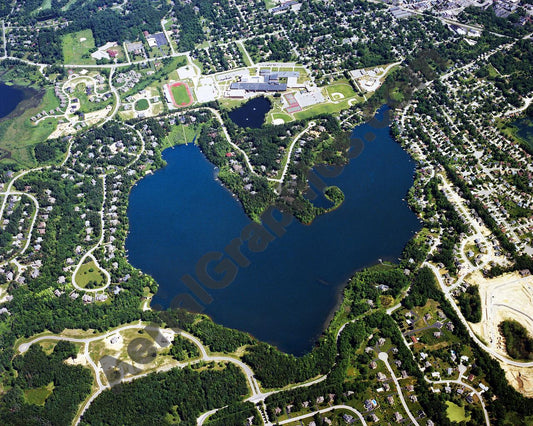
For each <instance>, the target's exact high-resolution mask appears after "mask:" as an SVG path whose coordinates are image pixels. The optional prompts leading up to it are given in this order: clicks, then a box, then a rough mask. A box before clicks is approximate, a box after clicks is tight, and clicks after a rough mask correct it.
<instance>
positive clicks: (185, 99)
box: [171, 84, 191, 105]
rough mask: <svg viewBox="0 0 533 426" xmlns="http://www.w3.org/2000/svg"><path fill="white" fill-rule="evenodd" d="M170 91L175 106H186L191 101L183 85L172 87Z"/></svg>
mask: <svg viewBox="0 0 533 426" xmlns="http://www.w3.org/2000/svg"><path fill="white" fill-rule="evenodd" d="M171 90H172V96H174V101H175V102H176V105H187V104H188V103H189V102H190V101H191V99H190V98H189V93H188V92H187V88H186V87H185V85H183V84H180V85H179V86H172V88H171Z"/></svg>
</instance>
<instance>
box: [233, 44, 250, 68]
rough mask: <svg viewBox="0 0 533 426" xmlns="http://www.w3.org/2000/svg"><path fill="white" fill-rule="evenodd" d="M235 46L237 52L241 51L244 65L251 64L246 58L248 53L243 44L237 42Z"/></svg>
mask: <svg viewBox="0 0 533 426" xmlns="http://www.w3.org/2000/svg"><path fill="white" fill-rule="evenodd" d="M237 47H238V48H239V52H241V55H242V60H243V61H244V65H246V66H247V67H249V66H251V65H252V64H251V63H250V61H249V60H248V55H247V54H246V51H245V50H244V46H242V45H241V44H240V43H237Z"/></svg>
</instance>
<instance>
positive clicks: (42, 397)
mask: <svg viewBox="0 0 533 426" xmlns="http://www.w3.org/2000/svg"><path fill="white" fill-rule="evenodd" d="M53 390H54V384H53V383H52V382H51V383H49V384H48V385H46V386H41V387H40V388H35V389H26V390H25V391H24V398H26V401H28V402H29V403H30V404H35V405H44V402H45V401H46V398H48V397H49V396H50V395H52V391H53Z"/></svg>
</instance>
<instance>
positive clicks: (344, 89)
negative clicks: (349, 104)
mask: <svg viewBox="0 0 533 426" xmlns="http://www.w3.org/2000/svg"><path fill="white" fill-rule="evenodd" d="M326 91H327V92H328V95H329V96H330V98H331V99H332V100H334V101H336V100H338V99H344V98H351V97H353V96H355V95H356V93H355V92H354V90H353V88H352V86H351V85H350V83H348V82H347V81H346V82H342V83H341V82H339V83H334V84H331V85H329V86H327V87H326ZM336 93H340V94H341V95H342V96H341V97H339V96H338V95H334V94H336Z"/></svg>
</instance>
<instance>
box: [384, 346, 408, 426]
mask: <svg viewBox="0 0 533 426" xmlns="http://www.w3.org/2000/svg"><path fill="white" fill-rule="evenodd" d="M378 358H379V359H380V360H381V361H383V362H384V363H385V366H386V367H387V370H389V373H390V375H391V377H392V380H393V382H394V385H395V386H396V393H397V394H398V397H399V398H400V402H401V403H402V406H403V409H404V410H405V412H406V413H407V416H409V419H410V420H411V421H412V422H413V424H414V425H416V426H418V422H417V421H416V419H415V417H414V416H413V414H411V411H410V410H409V407H408V406H407V403H406V402H405V398H404V397H403V393H402V388H401V386H400V383H398V379H397V378H396V375H395V374H394V371H393V370H392V368H391V366H390V364H389V359H388V358H389V355H388V354H387V352H380V353H379V354H378Z"/></svg>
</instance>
